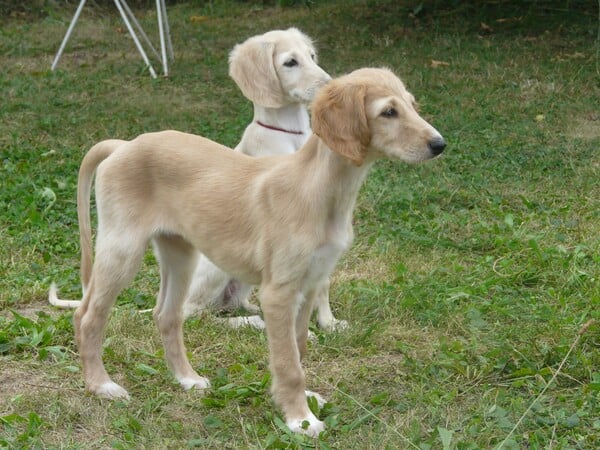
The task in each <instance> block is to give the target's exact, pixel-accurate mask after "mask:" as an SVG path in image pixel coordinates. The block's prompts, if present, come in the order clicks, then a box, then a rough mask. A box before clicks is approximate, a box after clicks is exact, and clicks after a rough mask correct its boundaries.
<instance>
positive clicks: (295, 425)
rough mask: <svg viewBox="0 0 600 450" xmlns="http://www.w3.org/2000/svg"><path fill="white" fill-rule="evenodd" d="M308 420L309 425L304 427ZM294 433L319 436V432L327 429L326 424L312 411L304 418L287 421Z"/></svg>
mask: <svg viewBox="0 0 600 450" xmlns="http://www.w3.org/2000/svg"><path fill="white" fill-rule="evenodd" d="M305 422H308V426H306V427H303V424H304V423H305ZM285 424H286V425H287V426H288V428H289V429H290V430H292V431H293V432H294V433H302V434H306V435H308V436H310V437H318V436H319V433H320V432H321V431H323V430H324V429H325V424H324V423H323V422H321V421H320V420H319V419H317V418H316V417H315V415H314V414H313V413H310V414H309V415H308V416H307V417H304V418H303V419H292V420H288V421H287V422H286V423H285Z"/></svg>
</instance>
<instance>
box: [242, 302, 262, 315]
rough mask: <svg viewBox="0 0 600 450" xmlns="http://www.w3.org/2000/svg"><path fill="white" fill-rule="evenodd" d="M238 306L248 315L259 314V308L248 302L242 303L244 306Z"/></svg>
mask: <svg viewBox="0 0 600 450" xmlns="http://www.w3.org/2000/svg"><path fill="white" fill-rule="evenodd" d="M240 306H241V307H242V308H244V310H246V311H248V312H249V313H252V314H258V313H260V307H259V306H256V305H253V304H252V303H250V302H246V303H244V304H242V305H240Z"/></svg>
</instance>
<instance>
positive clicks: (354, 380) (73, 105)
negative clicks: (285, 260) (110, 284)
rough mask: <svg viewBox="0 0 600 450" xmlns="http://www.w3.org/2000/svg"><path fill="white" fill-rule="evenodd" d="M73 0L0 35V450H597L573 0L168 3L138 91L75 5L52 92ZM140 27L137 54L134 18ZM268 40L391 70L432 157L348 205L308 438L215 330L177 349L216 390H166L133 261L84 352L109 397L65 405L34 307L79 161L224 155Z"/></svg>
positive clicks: (59, 316)
mask: <svg viewBox="0 0 600 450" xmlns="http://www.w3.org/2000/svg"><path fill="white" fill-rule="evenodd" d="M77 3H78V2H74V1H71V2H69V7H64V8H58V7H54V8H53V7H49V8H47V9H46V10H45V13H44V14H42V15H39V14H38V15H35V16H31V15H20V14H11V15H10V16H4V17H2V18H0V67H1V68H2V69H1V70H0V90H1V94H2V96H1V100H0V186H1V187H0V212H1V214H0V448H11V449H13V448H109V447H115V448H148V449H154V448H156V449H158V448H186V447H200V448H215V449H238V448H319V449H396V448H420V449H444V450H446V449H453V448H458V449H477V448H481V449H492V448H505V449H525V448H531V449H548V448H552V449H596V448H600V181H599V180H600V158H599V156H598V155H599V153H598V149H599V147H600V60H599V58H600V57H599V51H600V50H599V46H600V42H599V31H598V27H599V23H598V21H599V19H598V5H597V4H595V2H584V1H571V2H559V1H552V2H551V1H546V0H544V1H536V2H533V1H521V2H509V1H500V2H498V1H494V2H492V1H485V2H434V1H426V2H419V1H412V2H411V1H406V2H399V1H397V0H382V1H375V0H352V1H342V0H331V1H315V2H312V3H310V2H309V4H308V6H305V5H304V4H302V5H293V6H285V5H284V6H281V5H279V3H282V4H287V3H296V2H277V3H278V4H275V2H273V1H267V2H236V1H225V0H213V1H212V2H208V3H207V4H205V2H201V1H192V0H190V1H180V2H178V3H177V4H175V5H173V6H169V18H170V23H171V28H172V37H173V44H174V49H175V58H176V59H175V62H174V64H173V65H172V75H171V76H170V77H169V78H162V77H161V78H159V79H157V80H153V79H151V78H150V76H149V75H148V73H147V71H146V69H145V67H144V65H143V63H142V61H141V58H140V57H139V55H138V54H137V52H136V50H135V47H134V45H133V42H132V40H131V39H130V38H129V36H128V33H127V31H126V29H125V27H124V25H123V23H122V21H121V20H120V18H119V16H118V14H117V13H116V9H115V8H114V7H111V6H110V3H109V2H104V4H106V6H104V7H98V6H97V5H96V6H94V5H93V2H89V3H90V5H89V6H86V8H85V9H84V11H83V14H82V16H81V19H80V21H79V23H78V25H77V27H76V28H75V32H74V34H73V36H72V38H71V41H70V42H69V44H68V46H67V49H66V52H65V54H64V56H63V58H62V60H61V61H60V63H59V66H58V70H57V71H55V72H50V71H49V68H50V64H51V62H52V59H53V56H54V53H55V52H56V50H57V49H58V46H59V44H60V41H61V39H62V37H63V35H64V33H65V31H66V28H67V25H68V23H69V21H70V19H71V15H72V14H73V12H74V10H75V7H76V4H77ZM50 4H51V3H50ZM147 4H148V5H151V4H152V2H147ZM441 5H444V6H441ZM448 5H451V6H448ZM137 15H138V17H139V18H140V21H141V23H142V24H143V25H144V27H145V28H146V30H148V31H149V34H150V35H151V38H152V39H153V40H154V41H155V42H157V32H156V30H155V29H156V13H155V11H153V10H152V8H151V7H150V6H149V7H148V9H139V10H137ZM288 26H297V27H299V28H301V29H302V30H303V31H305V32H306V33H308V34H309V35H310V36H312V37H313V38H315V39H316V41H317V47H318V49H319V52H320V61H321V65H322V66H323V67H324V68H325V69H326V70H327V71H328V72H329V73H330V74H332V75H334V76H335V75H338V74H342V73H345V72H349V71H351V70H353V69H356V68H359V67H364V66H387V67H390V68H392V69H393V70H394V71H395V72H396V73H397V74H399V75H400V76H401V77H402V78H403V80H404V81H405V82H406V84H407V86H408V88H409V89H410V90H411V91H412V92H413V94H414V95H415V96H416V98H417V100H418V101H419V103H420V105H421V106H420V107H421V112H422V114H423V115H424V116H425V117H426V118H427V119H428V120H430V121H431V123H432V124H433V125H434V126H435V127H436V128H437V129H438V130H439V131H440V132H441V133H442V134H443V135H444V137H445V138H446V140H447V142H448V144H449V145H448V148H447V150H446V152H445V154H444V157H443V158H441V159H438V160H435V161H432V162H430V163H427V164H424V165H421V166H414V167H413V166H406V165H403V164H402V163H400V162H380V163H378V164H377V165H376V166H375V168H374V169H373V171H372V172H371V175H370V177H369V179H368V180H367V182H366V184H365V186H364V187H363V190H362V191H361V195H360V197H359V201H358V204H357V209H356V212H355V233H356V239H355V242H354V245H353V246H352V249H351V250H350V251H349V252H348V253H347V254H346V255H345V256H344V257H343V259H342V260H341V261H340V263H339V265H338V267H337V269H336V271H335V273H334V276H333V279H332V290H331V299H332V306H333V309H334V311H335V313H336V316H337V317H338V318H341V319H346V320H348V321H349V322H350V324H351V326H350V328H349V329H348V330H345V331H342V332H339V333H333V334H326V333H323V332H321V331H319V330H318V329H316V328H314V331H315V332H316V334H317V340H316V341H315V342H313V343H312V345H311V346H310V348H309V352H308V357H307V359H306V361H305V367H306V373H307V382H308V386H309V388H310V389H313V390H315V391H317V392H320V393H322V394H323V395H325V396H326V397H327V398H328V399H329V400H330V403H328V404H327V405H326V406H325V407H324V408H322V409H321V410H320V411H318V415H319V417H320V418H321V419H322V420H324V421H325V422H326V424H327V431H326V432H325V433H322V434H321V436H320V437H319V438H318V439H310V438H306V437H302V436H297V435H293V434H290V433H289V431H287V430H286V429H285V427H284V425H283V421H282V417H281V414H280V412H279V411H278V410H277V409H276V408H275V407H274V405H273V403H272V401H271V399H270V397H269V394H268V388H269V384H270V376H269V373H268V368H267V353H266V339H265V336H264V334H263V333H261V332H259V331H256V330H231V329H227V328H224V327H223V326H222V325H220V324H219V323H218V321H217V320H215V315H214V314H213V315H208V316H206V317H202V318H196V319H192V320H189V321H188V322H187V323H186V328H185V335H186V345H187V348H188V351H189V353H190V356H191V361H192V364H193V365H194V367H195V368H197V369H198V371H199V372H200V373H201V374H203V375H205V376H207V377H209V378H210V379H211V381H212V384H213V388H212V389H211V390H210V391H208V392H207V393H206V395H205V396H201V395H199V394H198V393H197V392H182V390H181V389H180V388H179V385H178V384H177V383H176V382H175V381H174V379H173V378H172V377H171V375H170V373H169V371H168V369H167V367H166V365H165V363H164V360H163V355H162V353H163V350H162V347H161V343H160V341H159V338H158V334H157V331H156V329H155V327H154V325H153V323H152V319H151V315H150V314H140V313H138V312H137V311H138V310H139V309H144V308H151V307H152V306H153V299H154V296H155V294H156V291H157V288H158V275H157V269H156V265H155V261H154V258H153V256H152V253H151V252H148V255H147V257H146V260H145V263H144V267H143V269H142V271H141V272H140V274H139V275H138V277H137V278H136V281H135V283H134V284H133V285H132V286H131V287H130V288H128V289H127V290H126V291H125V292H124V293H123V294H122V296H121V297H120V298H119V300H118V304H117V307H116V308H115V309H114V312H113V315H112V317H111V321H110V325H109V328H108V330H107V336H106V343H105V348H104V353H105V362H106V365H107V368H108V370H109V372H110V373H111V374H114V376H115V380H116V381H117V382H119V383H121V384H123V385H124V386H125V387H126V388H127V389H128V390H129V392H130V393H131V394H132V400H131V401H130V402H121V401H117V402H110V401H105V400H99V399H97V398H95V397H92V396H91V395H89V394H86V393H85V392H84V389H83V380H82V374H81V367H80V362H79V358H78V355H77V349H76V346H75V344H74V339H73V328H72V312H71V311H60V310H56V309H53V308H51V307H49V306H48V305H47V302H46V297H47V291H48V288H49V286H50V283H51V282H52V281H56V282H57V284H58V286H59V290H60V293H61V294H62V296H64V297H65V298H78V297H79V296H80V285H79V237H78V227H77V217H76V209H75V191H76V176H77V170H78V167H79V163H80V161H81V158H82V156H83V155H84V153H85V152H86V151H87V149H89V147H90V146H91V145H92V144H93V143H95V142H97V141H99V140H102V139H104V138H109V137H118V138H124V139H128V138H132V137H134V136H136V135H138V134H140V133H143V132H146V131H156V130H161V129H167V128H173V129H178V130H181V131H187V132H192V133H197V134H202V135H204V136H206V137H209V138H211V139H214V140H216V141H218V142H221V143H223V144H226V145H229V146H235V144H236V143H237V142H238V141H239V139H240V136H241V134H242V131H243V129H244V128H245V126H246V124H247V123H248V122H249V121H250V119H251V117H252V106H251V104H250V103H249V102H248V101H247V100H246V99H244V98H243V96H242V95H241V93H240V92H239V90H238V89H237V87H236V86H235V84H234V83H233V81H232V80H231V79H230V78H229V77H228V76H227V55H228V52H229V50H230V49H231V48H232V47H233V46H234V45H235V44H236V43H237V42H240V41H242V40H244V39H245V38H247V37H249V36H251V35H254V34H258V33H262V32H264V31H267V30H269V29H273V28H285V27H288ZM159 67H160V64H158V63H157V62H156V63H155V68H156V69H158V68H159ZM590 320H592V321H593V322H592V323H591V324H590V323H589V321H590ZM586 323H587V324H588V326H587V327H586V328H584V329H583V330H582V327H583V326H584V324H586Z"/></svg>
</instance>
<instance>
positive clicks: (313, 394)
mask: <svg viewBox="0 0 600 450" xmlns="http://www.w3.org/2000/svg"><path fill="white" fill-rule="evenodd" d="M304 393H305V394H306V396H307V397H313V398H314V399H315V400H316V401H317V405H319V408H322V407H323V406H325V403H327V400H325V398H324V397H323V396H322V395H321V394H317V393H316V392H313V391H304Z"/></svg>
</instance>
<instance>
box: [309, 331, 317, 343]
mask: <svg viewBox="0 0 600 450" xmlns="http://www.w3.org/2000/svg"><path fill="white" fill-rule="evenodd" d="M307 339H308V340H309V341H310V342H313V343H315V342H317V335H316V334H315V333H313V332H312V331H310V330H308V336H307Z"/></svg>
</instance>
